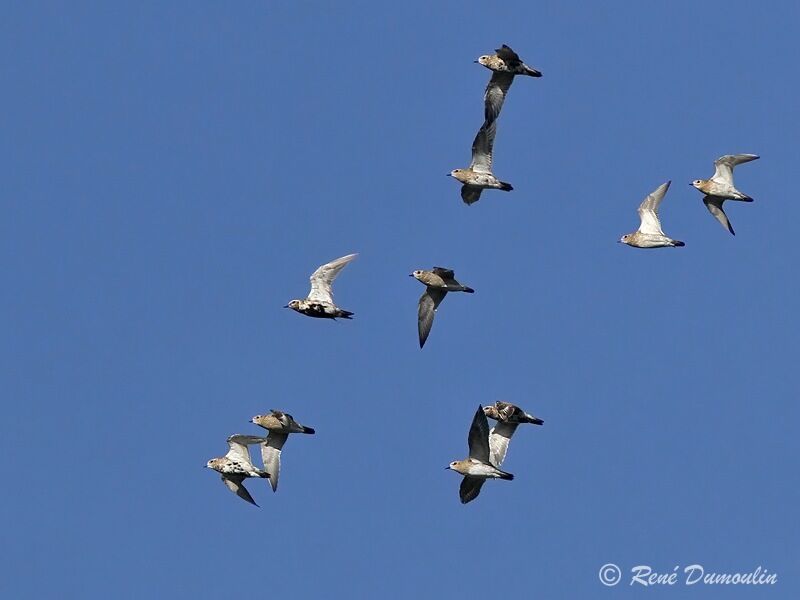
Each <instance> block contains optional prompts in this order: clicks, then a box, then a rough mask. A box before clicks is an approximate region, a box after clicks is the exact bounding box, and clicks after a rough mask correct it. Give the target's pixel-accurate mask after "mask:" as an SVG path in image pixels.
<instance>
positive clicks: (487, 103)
mask: <svg viewBox="0 0 800 600" xmlns="http://www.w3.org/2000/svg"><path fill="white" fill-rule="evenodd" d="M512 83H514V74H513V73H506V72H504V71H495V72H493V73H492V77H491V79H489V83H488V84H487V85H486V91H485V92H484V93H483V118H484V123H493V122H494V120H495V119H497V117H499V116H500V111H501V110H502V108H503V103H504V102H505V101H506V96H507V95H508V88H510V87H511V84H512Z"/></svg>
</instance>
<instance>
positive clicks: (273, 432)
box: [250, 409, 314, 492]
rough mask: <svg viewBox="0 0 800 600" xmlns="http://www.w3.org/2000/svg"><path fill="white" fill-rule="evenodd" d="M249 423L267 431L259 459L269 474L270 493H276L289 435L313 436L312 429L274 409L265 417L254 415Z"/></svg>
mask: <svg viewBox="0 0 800 600" xmlns="http://www.w3.org/2000/svg"><path fill="white" fill-rule="evenodd" d="M250 422H251V423H254V424H256V425H258V426H259V427H263V428H264V429H266V430H268V431H269V435H267V438H266V440H264V441H263V442H262V443H261V444H260V447H261V459H262V461H263V462H264V470H265V471H266V472H267V473H269V482H270V485H271V486H272V491H273V492H274V491H277V489H278V479H279V478H280V473H281V452H282V451H283V445H284V444H285V443H286V440H287V439H288V438H289V434H290V433H306V434H313V433H314V429H313V428H311V427H306V426H305V425H301V424H300V423H298V422H297V421H295V420H294V418H293V417H292V415H290V414H289V413H285V412H283V411H280V410H275V409H273V410H271V411H270V413H269V414H266V415H256V416H255V417H253V418H252V419H250Z"/></svg>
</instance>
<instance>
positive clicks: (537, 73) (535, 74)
mask: <svg viewBox="0 0 800 600" xmlns="http://www.w3.org/2000/svg"><path fill="white" fill-rule="evenodd" d="M525 75H529V76H530V77H541V76H542V72H541V71H537V70H536V69H531V68H530V67H529V66H528V65H525Z"/></svg>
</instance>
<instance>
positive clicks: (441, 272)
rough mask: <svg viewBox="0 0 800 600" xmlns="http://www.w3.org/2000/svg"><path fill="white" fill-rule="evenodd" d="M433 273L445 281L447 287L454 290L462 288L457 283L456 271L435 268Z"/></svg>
mask: <svg viewBox="0 0 800 600" xmlns="http://www.w3.org/2000/svg"><path fill="white" fill-rule="evenodd" d="M433 273H434V274H435V275H438V276H439V277H441V278H442V281H444V284H445V285H446V286H447V287H453V288H460V287H462V286H461V284H460V283H458V281H456V274H455V271H453V270H452V269H445V268H444V267H433Z"/></svg>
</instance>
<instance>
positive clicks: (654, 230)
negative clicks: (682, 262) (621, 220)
mask: <svg viewBox="0 0 800 600" xmlns="http://www.w3.org/2000/svg"><path fill="white" fill-rule="evenodd" d="M670 183H672V182H671V181H668V182H666V183H662V184H661V185H660V186H658V187H657V188H656V189H655V191H654V192H652V193H651V194H650V195H649V196H647V198H645V199H644V201H643V202H642V203H641V205H640V206H639V219H641V224H640V225H639V230H638V231H634V232H633V233H627V234H625V235H623V236H622V237H621V238H620V239H619V241H620V242H621V243H623V244H627V245H628V246H633V247H634V248H671V247H676V246H685V245H686V244H684V243H683V242H680V241H678V240H673V239H672V238H669V237H667V236H666V235H664V232H663V231H662V230H661V220H660V219H659V218H658V207H659V205H660V204H661V201H662V200H663V199H664V195H665V194H666V193H667V190H668V189H669V184H670Z"/></svg>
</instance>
